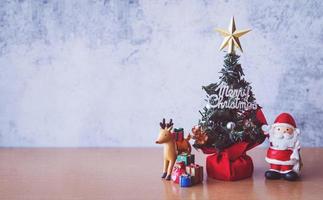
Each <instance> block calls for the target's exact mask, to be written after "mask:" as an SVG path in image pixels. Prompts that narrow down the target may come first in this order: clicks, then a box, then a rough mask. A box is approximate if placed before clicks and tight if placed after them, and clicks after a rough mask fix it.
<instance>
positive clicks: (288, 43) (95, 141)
mask: <svg viewBox="0 0 323 200" xmlns="http://www.w3.org/2000/svg"><path fill="white" fill-rule="evenodd" d="M232 15H234V16H235V17H236V23H237V28H238V29H242V28H251V29H253V31H252V32H250V33H248V34H247V35H245V36H243V37H242V39H241V42H242V47H243V48H244V50H245V53H244V54H243V55H242V57H241V64H242V66H243V67H244V70H245V73H246V78H247V80H249V81H250V82H252V86H253V89H254V93H255V94H256V97H257V101H258V103H259V104H260V105H262V106H263V108H264V112H265V114H266V116H267V119H268V121H269V122H270V123H272V122H273V120H274V118H275V117H276V116H277V115H278V114H279V113H280V112H282V111H287V112H291V113H292V114H293V115H294V117H295V119H296V121H297V123H298V125H299V127H300V128H301V129H302V131H303V135H302V142H303V144H304V145H306V146H322V145H323V134H322V133H321V131H322V130H323V123H322V120H323V89H322V88H323V78H322V77H323V55H322V47H323V3H322V1H320V0H317V1H314V0H312V1H305V0H304V1H257V0H253V1H229V0H227V1H208V0H204V1H202V0H195V1H193V0H185V1H184V0H181V1H180V0H178V1H175V0H174V1H166V0H160V1H150V0H146V1H138V0H129V1H125V0H124V1H121V0H120V1H118V0H115V1H112V0H111V1H108V0H105V1H94V0H88V1H85V0H81V1H79V0H68V1H67V0H66V1H54V0H53V1H51V0H42V1H41V0H38V1H36V0H34V1H27V0H19V1H18V0H16V1H0V26H1V29H0V69H1V70H0V94H1V95H0V146H155V145H154V143H153V142H154V139H155V138H156V136H157V132H158V122H159V120H160V119H161V118H162V117H167V118H169V117H173V118H174V120H175V125H176V126H181V127H184V128H186V129H190V128H191V127H192V125H194V124H195V123H196V122H197V120H198V118H199V114H198V110H199V109H200V108H202V106H203V105H204V102H203V98H204V95H205V94H204V92H203V91H202V90H201V86H202V85H205V84H208V83H210V82H216V81H217V80H218V71H219V70H220V69H221V67H222V63H223V56H224V53H223V52H219V51H218V48H219V45H220V44H221V42H222V37H221V36H219V35H218V34H217V33H215V32H214V31H213V30H214V28H215V27H219V28H226V27H227V26H228V24H229V20H230V17H231V16H232Z"/></svg>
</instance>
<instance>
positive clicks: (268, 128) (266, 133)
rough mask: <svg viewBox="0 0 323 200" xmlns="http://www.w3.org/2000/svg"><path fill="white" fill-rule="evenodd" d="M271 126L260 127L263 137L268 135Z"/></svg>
mask: <svg viewBox="0 0 323 200" xmlns="http://www.w3.org/2000/svg"><path fill="white" fill-rule="evenodd" d="M270 128H271V126H270V125H267V124H264V125H262V126H261V130H262V131H263V132H264V135H266V136H268V135H269V130H270Z"/></svg>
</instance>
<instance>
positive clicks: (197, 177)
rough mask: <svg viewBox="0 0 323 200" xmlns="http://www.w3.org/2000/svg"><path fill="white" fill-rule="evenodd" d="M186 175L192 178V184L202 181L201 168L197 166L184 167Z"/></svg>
mask: <svg viewBox="0 0 323 200" xmlns="http://www.w3.org/2000/svg"><path fill="white" fill-rule="evenodd" d="M186 173H187V174H189V175H191V176H192V184H198V183H200V182H202V181H203V167H202V166H200V165H197V164H190V165H189V166H186Z"/></svg>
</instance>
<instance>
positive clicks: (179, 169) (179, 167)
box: [171, 162, 185, 184]
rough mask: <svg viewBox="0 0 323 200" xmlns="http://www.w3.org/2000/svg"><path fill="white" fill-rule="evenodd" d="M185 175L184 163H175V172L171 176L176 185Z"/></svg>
mask: <svg viewBox="0 0 323 200" xmlns="http://www.w3.org/2000/svg"><path fill="white" fill-rule="evenodd" d="M182 174H185V164H184V162H179V163H175V165H174V167H173V171H172V174H171V178H172V180H173V181H174V182H175V183H177V184H178V183H179V177H180V176H181V175H182Z"/></svg>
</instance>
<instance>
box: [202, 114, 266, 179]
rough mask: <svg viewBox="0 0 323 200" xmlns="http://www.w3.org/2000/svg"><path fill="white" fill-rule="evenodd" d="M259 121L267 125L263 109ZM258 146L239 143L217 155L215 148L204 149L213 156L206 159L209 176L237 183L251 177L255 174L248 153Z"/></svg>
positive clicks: (204, 151)
mask: <svg viewBox="0 0 323 200" xmlns="http://www.w3.org/2000/svg"><path fill="white" fill-rule="evenodd" d="M257 119H258V120H259V121H260V122H261V123H262V124H267V122H266V118H265V116H264V115H263V113H262V111H261V109H258V111H257ZM258 144H259V143H257V144H249V143H247V142H239V143H236V144H233V145H231V146H230V147H228V148H226V149H225V150H223V151H222V152H220V153H217V152H216V150H215V149H213V148H202V151H203V153H205V154H212V155H210V156H208V157H207V158H206V172H207V175H208V176H209V177H211V178H214V179H218V180H225V181H236V180H240V179H244V178H248V177H250V176H251V175H252V173H253V163H252V159H251V157H250V156H248V155H247V154H246V152H247V151H248V150H250V149H252V148H254V147H255V146H257V145H258Z"/></svg>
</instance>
